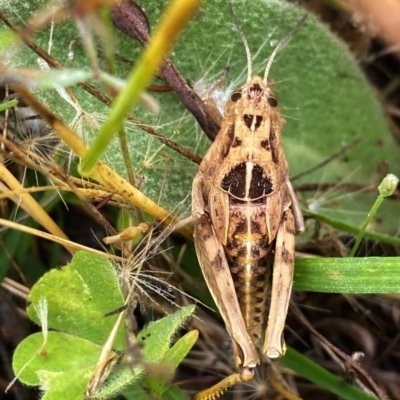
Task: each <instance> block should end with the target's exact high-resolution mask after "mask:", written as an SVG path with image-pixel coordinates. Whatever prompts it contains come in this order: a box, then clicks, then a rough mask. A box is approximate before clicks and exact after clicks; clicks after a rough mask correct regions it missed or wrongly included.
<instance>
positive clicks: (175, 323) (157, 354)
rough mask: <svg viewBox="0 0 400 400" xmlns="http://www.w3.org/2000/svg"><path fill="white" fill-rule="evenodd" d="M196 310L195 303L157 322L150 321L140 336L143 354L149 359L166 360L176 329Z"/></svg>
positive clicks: (155, 360)
mask: <svg viewBox="0 0 400 400" xmlns="http://www.w3.org/2000/svg"><path fill="white" fill-rule="evenodd" d="M194 310H195V306H194V305H190V306H187V307H183V308H181V309H180V310H178V311H177V312H175V313H174V314H171V315H168V316H167V317H164V318H162V319H159V320H158V321H155V322H150V324H148V325H147V326H146V327H145V328H144V329H143V330H142V331H141V332H140V335H139V336H138V340H139V341H140V342H143V343H144V348H143V351H142V352H143V355H144V356H145V357H146V360H147V361H150V362H157V361H161V360H164V358H165V356H166V354H167V352H168V350H169V348H170V344H171V340H172V337H173V335H174V334H175V333H176V331H177V330H178V329H179V328H180V327H181V326H182V325H183V323H184V322H185V321H186V319H187V318H189V317H190V316H191V315H192V314H193V312H194Z"/></svg>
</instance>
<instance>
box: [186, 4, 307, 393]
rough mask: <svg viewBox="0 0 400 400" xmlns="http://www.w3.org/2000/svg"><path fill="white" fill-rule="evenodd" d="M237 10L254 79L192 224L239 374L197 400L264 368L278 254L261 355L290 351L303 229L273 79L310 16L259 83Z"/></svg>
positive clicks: (229, 112) (208, 163)
mask: <svg viewBox="0 0 400 400" xmlns="http://www.w3.org/2000/svg"><path fill="white" fill-rule="evenodd" d="M230 11H231V14H232V19H233V22H234V24H235V26H236V29H237V30H238V32H239V34H240V36H241V39H242V41H243V44H244V47H245V49H246V55H247V62H248V77H247V82H246V83H245V84H244V85H243V86H242V87H240V88H238V89H237V90H235V91H234V92H233V94H232V95H231V97H230V100H229V101H228V102H227V104H226V105H225V110H224V114H225V115H224V117H223V118H222V117H221V129H220V131H219V132H218V134H217V136H216V138H215V141H214V143H213V144H212V145H211V146H210V148H209V150H208V151H207V153H206V155H205V156H204V158H203V161H202V163H201V164H200V168H199V171H198V173H197V174H196V176H195V178H194V181H193V188H192V190H193V191H192V219H193V222H194V242H195V247H196V252H197V256H198V259H199V262H200V266H201V269H202V272H203V275H204V278H205V280H206V283H207V286H208V288H209V290H210V292H211V294H212V296H213V298H214V301H215V303H216V305H217V307H218V309H219V311H220V313H221V315H222V318H223V320H224V322H225V326H226V329H227V331H228V333H229V335H230V337H231V339H232V342H233V351H234V359H235V363H236V365H237V366H238V367H239V370H240V373H238V374H233V375H231V376H229V377H227V378H225V379H224V380H222V381H221V382H219V383H218V384H217V385H215V386H213V387H212V388H210V389H208V390H205V391H203V392H201V393H199V394H197V395H196V396H195V397H194V398H195V399H197V400H200V399H202V400H203V399H214V398H215V397H218V396H219V395H220V394H222V393H223V392H224V391H225V390H226V389H228V388H229V387H231V386H233V385H235V384H236V383H239V382H245V381H248V380H250V379H252V377H253V376H254V369H255V368H256V366H257V365H258V364H259V363H260V356H259V354H258V352H257V348H256V345H257V341H258V339H259V336H260V334H261V330H262V326H263V322H264V311H265V302H266V294H267V289H268V280H269V270H270V268H269V263H268V261H267V260H268V259H269V258H270V256H271V255H273V254H274V265H273V273H272V289H271V303H270V309H269V317H268V324H267V330H266V334H265V341H264V345H263V348H262V351H263V353H264V354H266V355H267V357H269V358H277V357H280V356H282V355H284V354H285V350H286V346H285V343H284V340H283V329H284V326H285V320H286V315H287V310H288V306H289V300H290V294H291V288H292V281H293V270H294V252H295V239H294V237H295V234H298V233H301V232H302V231H303V230H304V221H303V216H302V214H301V210H300V207H299V204H298V201H297V199H296V195H295V193H294V190H293V188H292V185H291V183H290V181H289V171H288V164H287V161H286V158H285V154H284V152H283V147H282V144H281V128H282V126H283V123H284V120H283V119H282V117H281V114H280V111H279V108H278V101H277V99H276V96H275V95H274V94H273V92H272V90H271V86H272V85H271V84H268V82H267V77H268V72H269V70H270V67H271V65H272V62H273V59H274V57H275V55H276V54H277V52H278V51H279V50H280V49H281V48H282V47H283V46H284V45H285V44H286V42H287V41H288V40H289V39H290V38H291V36H292V35H293V34H294V32H295V31H296V30H297V29H299V27H300V26H301V25H302V24H303V23H304V21H305V19H306V17H307V15H305V16H304V17H303V18H302V19H301V20H300V21H299V22H298V23H297V24H296V26H295V27H294V28H293V29H292V30H291V31H290V32H289V33H288V34H287V35H286V36H285V37H284V38H283V39H282V40H281V42H280V43H279V44H278V45H277V47H276V48H275V49H274V51H273V52H272V54H271V57H270V58H269V60H268V63H267V65H266V68H265V73H264V78H260V77H258V76H254V77H252V71H251V68H252V62H251V54H250V50H249V46H248V43H247V40H246V38H245V36H244V34H243V32H242V30H241V28H240V26H239V25H238V23H237V21H236V19H235V16H234V14H233V10H232V8H230ZM206 100H208V101H209V99H206ZM214 112H215V111H214Z"/></svg>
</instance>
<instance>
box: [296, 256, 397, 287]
mask: <svg viewBox="0 0 400 400" xmlns="http://www.w3.org/2000/svg"><path fill="white" fill-rule="evenodd" d="M399 270H400V258H399V257H360V258H359V257H355V258H301V259H300V258H298V259H296V268H295V270H294V279H293V289H295V290H308V291H313V292H323V293H386V294H389V293H394V294H398V293H400V276H399Z"/></svg>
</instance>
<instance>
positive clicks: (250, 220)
mask: <svg viewBox="0 0 400 400" xmlns="http://www.w3.org/2000/svg"><path fill="white" fill-rule="evenodd" d="M229 221H230V222H229V227H228V235H227V243H226V247H225V252H226V257H227V260H228V264H229V267H230V270H231V274H232V278H233V282H234V283H235V289H236V293H237V297H238V301H239V305H240V309H241V311H242V315H243V319H244V321H245V324H246V327H247V330H248V332H249V334H250V337H251V338H252V340H253V342H254V343H256V342H257V340H258V338H259V335H260V333H261V328H262V325H263V318H264V310H265V301H266V292H267V289H268V278H269V270H268V265H267V256H268V254H269V253H270V252H271V244H268V242H269V238H268V231H267V224H266V219H265V201H264V202H259V203H256V204H254V202H233V204H230V207H229Z"/></svg>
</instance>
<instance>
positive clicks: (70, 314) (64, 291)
mask: <svg viewBox="0 0 400 400" xmlns="http://www.w3.org/2000/svg"><path fill="white" fill-rule="evenodd" d="M43 298H44V299H45V300H46V301H47V303H48V326H49V327H50V328H53V329H57V330H59V331H63V332H66V333H69V334H71V335H76V336H80V337H82V338H84V339H87V340H90V341H93V342H95V343H98V344H101V345H102V344H104V342H105V341H106V339H107V337H108V335H109V334H110V331H111V329H112V327H113V326H114V324H115V321H116V320H117V318H118V315H113V316H111V317H104V315H105V314H107V313H109V312H111V311H114V310H116V309H117V308H119V307H121V306H122V305H123V304H124V299H123V296H122V293H121V291H120V288H119V282H118V279H117V275H116V272H115V269H114V267H113V266H112V264H111V263H110V261H108V260H107V259H106V258H105V257H101V256H98V255H93V254H90V253H87V252H83V251H78V252H77V253H76V254H75V255H74V257H73V258H72V260H71V262H70V264H68V265H67V266H65V267H62V268H57V269H53V270H51V271H50V272H48V273H47V274H45V275H44V276H43V277H42V278H41V279H40V280H39V281H38V282H37V283H36V285H35V286H34V287H33V288H32V291H31V293H30V295H29V298H28V300H29V301H30V303H31V304H30V305H29V307H28V309H27V311H28V315H29V317H30V318H31V319H32V320H33V321H35V322H36V323H38V324H40V320H39V318H38V316H37V314H36V310H35V307H37V305H38V303H39V301H40V299H43ZM114 346H115V348H116V349H119V350H122V349H124V348H125V328H124V327H121V328H120V330H119V332H118V336H117V339H116V341H115V345H114Z"/></svg>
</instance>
